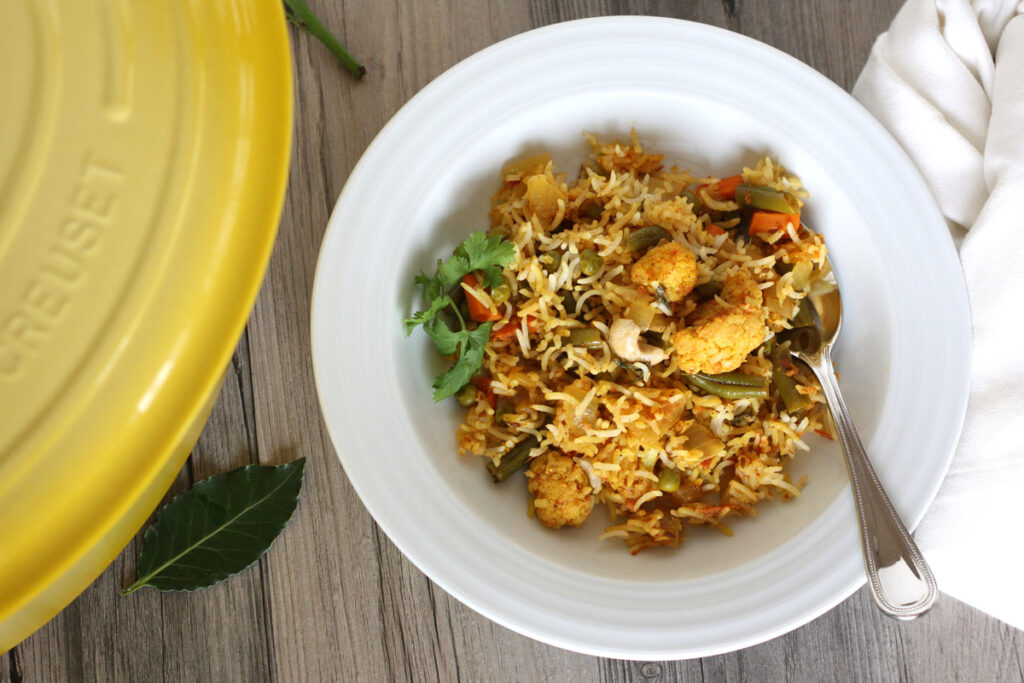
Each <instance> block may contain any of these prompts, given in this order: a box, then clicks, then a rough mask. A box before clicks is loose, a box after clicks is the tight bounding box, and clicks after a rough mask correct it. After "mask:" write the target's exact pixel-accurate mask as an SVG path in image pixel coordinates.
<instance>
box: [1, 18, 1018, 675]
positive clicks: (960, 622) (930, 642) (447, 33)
mask: <svg viewBox="0 0 1024 683" xmlns="http://www.w3.org/2000/svg"><path fill="white" fill-rule="evenodd" d="M309 4H310V6H311V7H312V8H313V9H314V11H316V12H317V13H318V14H319V15H320V16H321V17H322V18H323V20H324V22H325V23H326V24H327V25H328V26H329V27H330V28H331V29H332V30H333V31H334V32H335V33H336V34H337V35H338V36H339V37H340V38H341V39H342V41H343V42H345V43H346V44H347V45H348V46H349V48H350V49H351V50H352V51H353V53H355V54H356V55H359V56H361V57H363V59H364V61H365V63H366V65H367V68H368V70H369V75H368V76H367V78H366V79H365V80H364V81H363V82H356V81H354V80H353V79H351V78H350V77H349V76H348V75H347V74H346V73H345V72H344V71H343V70H342V69H341V68H340V67H339V66H338V65H337V64H336V63H335V61H334V60H333V58H332V57H331V56H330V54H329V53H328V52H327V51H326V50H324V49H323V48H322V47H321V46H320V45H319V44H318V43H316V42H315V41H314V40H312V39H311V38H310V37H309V36H307V35H304V34H298V33H293V50H294V69H295V83H296V93H295V97H296V110H295V112H296V133H295V143H294V151H293V157H292V172H291V177H290V181H289V187H288V198H287V201H286V205H285V209H284V216H283V219H282V223H281V231H280V236H279V238H278V241H277V245H276V249H275V252H274V255H273V259H272V261H271V264H270V268H269V270H268V273H267V278H266V281H265V283H264V286H263V289H262V292H261V294H260V298H259V300H258V302H257V304H256V308H255V310H254V311H253V313H252V317H251V319H250V324H249V328H248V332H247V335H246V336H245V337H244V338H243V339H242V341H241V344H240V345H239V348H238V351H237V353H236V355H235V358H234V360H233V362H232V365H231V367H230V368H229V371H228V373H227V376H226V379H225V382H224V386H223V389H222V391H221V395H220V398H219V401H218V403H217V405H216V407H215V408H214V412H213V415H212V417H211V419H210V423H209V424H208V425H207V427H206V430H205V431H204V433H203V435H202V437H201V439H200V441H199V444H198V445H197V447H196V449H195V452H194V453H193V456H192V458H191V460H190V464H189V466H188V467H186V469H185V470H184V471H183V472H182V473H181V475H180V476H179V477H178V480H177V481H176V483H175V485H174V488H173V489H172V491H171V493H170V494H169V495H173V493H175V492H177V491H179V490H181V489H182V488H184V487H186V486H188V485H190V484H191V483H192V482H193V481H195V480H196V479H200V478H203V477H206V476H209V475H210V474H213V473H217V472H223V471H225V470H228V469H230V468H232V467H235V466H238V465H241V464H244V463H247V462H256V461H258V462H262V463H280V462H284V461H287V460H291V459H293V458H295V457H298V456H306V457H307V458H308V459H309V461H308V463H307V468H306V484H305V487H304V492H303V496H302V500H301V502H300V505H299V508H298V511H297V512H296V516H295V518H294V520H293V522H292V524H291V525H290V526H289V528H288V529H287V530H286V531H285V533H284V534H283V535H282V537H281V538H280V539H279V540H278V542H277V543H276V544H275V546H274V548H273V549H272V551H271V552H270V553H269V554H268V555H266V556H265V557H264V558H263V559H262V560H261V561H260V562H259V563H258V565H257V566H256V567H254V568H252V569H250V570H248V571H247V572H245V573H243V574H242V575H240V576H237V577H234V578H232V579H231V580H229V581H227V582H225V583H222V584H220V585H218V586H215V587H214V588H211V589H209V590H207V591H203V592H201V593H197V594H193V595H178V594H159V593H156V592H154V591H148V590H145V591H140V592H139V593H136V594H134V595H132V596H130V597H128V598H122V597H120V596H119V595H118V594H117V591H118V589H119V588H120V587H121V586H122V585H124V584H125V583H126V582H127V581H128V579H129V578H130V577H131V576H132V575H133V572H134V566H133V565H134V558H135V556H136V553H137V551H138V538H137V539H136V540H135V541H134V542H133V543H132V544H131V545H130V546H129V547H128V548H127V549H126V550H125V552H124V553H122V555H121V556H120V557H118V559H117V560H116V561H115V562H114V563H113V564H112V565H111V566H110V567H109V568H108V569H107V570H106V571H105V572H104V573H103V575H102V576H100V577H99V578H98V579H97V580H96V582H95V583H94V584H93V585H92V586H90V588H89V589H88V590H87V591H86V592H85V593H83V594H82V596H81V597H79V598H78V599H77V600H76V601H75V602H74V603H73V604H72V605H70V606H69V607H68V608H67V609H65V610H64V611H63V612H62V613H61V614H60V615H59V616H58V617H57V618H55V619H54V620H53V621H51V622H50V623H49V624H47V625H46V626H45V627H43V628H42V629H41V630H40V631H39V632H37V633H36V634H35V635H33V636H32V637H30V638H29V639H28V640H26V641H25V642H24V643H22V644H20V645H19V646H18V647H16V648H15V649H14V650H12V651H11V652H9V653H7V654H5V655H2V656H0V683H21V682H22V681H64V680H72V681H78V680H101V681H117V680H139V681H155V680H186V681H191V680H204V681H205V680H211V681H265V680H280V681H329V680H367V681H434V680H441V681H561V680H588V681H589V680H603V681H694V680H701V681H705V680H706V681H743V680H773V681H774V680H779V681H781V680H793V681H806V680H823V681H831V680H864V681H897V680H903V681H943V680H961V679H962V680H1024V667H1022V665H1021V662H1022V661H1024V633H1022V632H1020V631H1016V630H1014V629H1012V628H1009V627H1007V626H1005V625H1004V624H1002V623H1000V622H998V621H996V620H993V619H991V618H989V617H987V616H985V615H983V614H981V613H980V612H978V611H977V610H974V609H971V608H969V607H967V606H965V605H963V604H961V603H958V602H956V601H954V600H951V599H948V598H944V599H942V600H941V601H940V602H939V605H938V606H937V607H936V608H935V610H934V611H933V612H932V613H931V614H930V615H928V617H926V618H924V619H921V620H918V621H916V622H911V623H898V622H894V621H891V620H888V619H887V618H885V617H883V616H881V615H880V614H879V613H878V611H877V610H875V609H874V607H873V606H872V604H871V601H870V598H869V597H868V595H867V593H866V591H864V590H862V591H860V592H858V593H857V594H855V595H854V596H853V597H852V598H850V599H849V600H847V601H846V602H844V603H843V604H842V605H840V606H839V607H837V608H836V609H834V610H832V611H831V612H829V613H828V614H826V615H824V616H823V617H821V618H819V619H817V620H815V621H814V622H812V623H811V624H808V625H807V626H805V627H803V628H801V629H798V630H796V631H794V632H792V633H790V634H788V635H786V636H783V637H780V638H777V639H775V640H772V641H770V642H768V643H765V644H762V645H759V646H756V647H752V648H749V649H746V650H742V651H739V652H734V653H730V654H726V655H721V656H718V657H708V658H705V659H702V660H693V661H684V662H649V663H637V662H625V661H617V660H609V659H599V658H595V657H588V656H584V655H578V654H575V653H571V652H566V651H564V650H559V649H556V648H552V647H549V646H546V645H542V644H540V643H536V642H534V641H531V640H529V639H527V638H524V637H522V636H519V635H517V634H515V633H513V632H511V631H508V630H507V629H504V628H502V627H500V626H497V625H495V624H493V623H492V622H490V621H488V620H487V619H485V618H483V617H481V616H480V615H478V614H476V613H475V612H472V611H471V610H469V609H468V608H466V607H464V606H463V605H462V604H461V603H459V602H457V601H456V600H454V599H452V598H451V597H450V596H448V594H447V593H445V592H444V591H442V590H440V589H439V588H438V587H437V586H435V585H434V584H433V583H432V582H431V581H429V580H428V579H427V578H426V577H425V576H424V575H423V574H422V573H420V572H419V570H417V569H416V568H415V567H414V566H413V565H412V564H411V563H409V562H408V561H407V560H406V559H405V558H404V557H403V556H402V555H401V554H400V553H399V552H398V551H397V550H396V549H395V547H394V546H393V545H392V544H391V543H390V541H388V539H387V538H386V537H385V536H384V535H383V533H382V532H381V531H380V530H379V529H378V528H377V527H376V525H375V524H374V523H373V520H372V519H371V518H370V516H369V514H368V513H367V512H366V510H365V508H364V507H363V506H362V504H361V503H360V502H359V500H358V499H357V497H356V495H355V493H354V491H353V490H352V487H351V485H350V484H349V482H348V480H347V479H346V477H345V475H344V472H343V471H342V469H341V467H340V465H339V464H338V461H337V459H336V457H335V455H334V451H333V448H332V447H331V444H330V441H329V439H328V437H327V433H326V430H325V428H324V426H323V423H322V421H321V418H320V416H319V408H318V404H317V398H316V390H315V386H314V383H313V373H312V366H311V361H310V349H309V297H310V292H311V288H312V282H313V274H314V269H315V266H316V257H317V252H318V250H319V245H320V240H321V238H322V236H323V231H324V227H325V226H326V223H327V219H328V216H329V214H330V211H331V209H332V207H333V205H334V202H335V200H336V198H337V196H338V193H339V192H340V190H341V187H342V185H343V184H344V182H345V179H346V178H347V176H348V174H349V173H350V171H351V170H352V167H353V166H354V165H355V163H356V161H357V160H358V159H359V156H360V155H361V154H362V152H363V151H364V150H365V148H366V146H367V145H368V144H369V142H370V141H371V140H372V139H373V137H374V135H376V133H377V132H378V131H379V130H380V129H381V127H383V125H384V124H385V123H386V122H387V121H388V119H389V118H390V117H391V116H392V115H393V114H394V113H395V112H396V111H397V110H398V109H399V108H400V107H401V106H402V104H404V103H405V102H406V101H407V100H408V99H409V98H410V97H412V96H413V95H414V94H415V93H416V92H417V91H418V90H419V89H421V88H422V87H423V86H425V85H426V84H427V83H429V82H430V81H431V80H432V79H433V78H435V77H436V76H437V75H438V74H440V73H441V72H443V71H444V70H445V69H447V68H449V67H450V66H452V65H454V64H455V63H456V62H458V61H459V60H461V59H464V58H465V57H468V56H469V55H471V54H473V53H474V52H476V51H477V50H480V49H482V48H484V47H487V46H488V45H490V44H492V43H494V42H496V41H498V40H501V39H503V38H506V37H508V36H511V35H514V34H517V33H520V32H522V31H525V30H528V29H530V28H533V27H536V26H542V25H545V24H549V23H553V22H557V21H564V20H569V19H575V18H581V17H587V16H599V15H607V14H652V15H662V16H675V17H679V18H684V19H691V20H695V21H701V22H705V23H709V24H714V25H717V26H722V27H725V28H729V29H732V30H735V31H738V32H740V33H744V34H746V35H749V36H752V37H754V38H757V39H759V40H763V41H765V42H767V43H769V44H771V45H774V46H775V47H778V48H780V49H782V50H784V51H786V52H788V53H790V54H792V55H794V56H795V57H797V58H799V59H801V60H803V61H805V62H807V63H808V64H810V65H811V66H813V67H814V68H816V69H818V70H819V71H821V72H823V73H824V74H826V75H827V76H828V77H830V78H831V79H832V80H834V81H835V82H837V83H838V84H839V85H841V86H842V87H844V88H847V89H849V88H850V87H851V86H852V85H853V82H854V80H855V78H856V76H857V73H858V72H859V70H860V67H861V65H862V64H863V62H864V60H865V58H866V56H867V54H868V50H869V49H870V46H871V43H872V41H873V40H874V38H875V36H876V35H878V33H879V32H880V31H882V30H884V28H885V26H886V25H887V24H888V23H889V21H890V20H891V18H892V16H893V14H894V13H895V11H896V9H897V7H898V5H899V0H862V1H860V2H856V3H853V2H847V1H846V0H799V1H797V0H758V1H757V2H753V1H745V0H691V1H687V2H678V1H669V0H563V1H559V0H532V1H530V2H523V1H519V0H509V1H508V2H500V3H498V2H494V3H490V2H476V1H471V0H429V1H426V0H422V1H419V0H417V1H414V0H394V1H392V2H387V1H383V0H382V1H380V2H363V1H360V0H309Z"/></svg>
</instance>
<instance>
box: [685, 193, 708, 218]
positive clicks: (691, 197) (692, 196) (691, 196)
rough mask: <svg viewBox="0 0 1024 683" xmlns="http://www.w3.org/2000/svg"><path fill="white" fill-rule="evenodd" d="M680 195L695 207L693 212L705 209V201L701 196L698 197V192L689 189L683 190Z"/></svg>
mask: <svg viewBox="0 0 1024 683" xmlns="http://www.w3.org/2000/svg"><path fill="white" fill-rule="evenodd" d="M679 196H680V197H682V198H683V199H685V200H686V201H688V202H690V206H692V207H693V212H694V213H695V214H698V213H701V212H703V211H704V202H702V201H701V200H700V197H698V196H697V195H696V193H694V192H690V191H689V190H683V191H682V192H680V193H679Z"/></svg>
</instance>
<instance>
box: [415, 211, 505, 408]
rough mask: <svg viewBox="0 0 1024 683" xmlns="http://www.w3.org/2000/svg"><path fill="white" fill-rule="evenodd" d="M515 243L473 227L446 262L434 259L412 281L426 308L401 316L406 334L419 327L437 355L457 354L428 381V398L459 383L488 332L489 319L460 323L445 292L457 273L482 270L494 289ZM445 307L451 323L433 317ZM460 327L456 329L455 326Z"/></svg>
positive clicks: (478, 361) (476, 360)
mask: <svg viewBox="0 0 1024 683" xmlns="http://www.w3.org/2000/svg"><path fill="white" fill-rule="evenodd" d="M515 257H516V247H515V245H514V244H512V243H511V242H509V241H507V240H505V239H503V238H502V237H501V236H499V235H494V236H491V237H488V236H487V235H486V234H485V233H484V232H483V231H482V230H477V231H476V232H474V233H472V234H471V235H470V236H469V237H467V238H466V239H465V241H463V242H462V244H460V245H459V246H457V247H456V248H455V251H454V252H453V253H452V255H451V257H450V258H448V260H446V261H441V260H440V259H438V261H437V272H436V273H435V274H434V276H433V277H427V275H426V274H425V273H420V274H419V275H417V276H416V280H415V282H416V284H417V285H419V286H420V287H421V288H422V289H423V303H424V304H425V305H426V309H424V310H422V311H420V312H419V313H416V314H415V315H413V316H412V317H410V318H406V319H405V320H404V321H403V323H404V325H405V333H406V335H409V334H412V331H413V330H414V329H416V327H417V326H418V325H423V331H424V332H426V333H427V336H429V337H430V338H431V339H432V340H433V342H434V345H435V346H436V347H437V350H438V353H440V354H441V355H442V356H450V355H452V354H455V353H458V360H456V361H455V364H454V365H453V366H452V367H451V368H449V369H448V371H447V372H444V373H442V374H441V375H439V376H438V377H437V378H435V379H434V384H433V386H434V389H435V390H436V391H434V400H435V401H440V400H441V399H443V398H446V397H448V396H451V395H452V394H454V393H455V392H457V391H458V390H459V389H461V388H462V387H464V386H465V385H466V383H467V382H469V380H470V378H471V377H472V376H473V375H474V374H476V372H477V371H478V370H479V369H480V366H481V365H482V364H483V359H484V347H485V346H487V342H488V340H489V339H490V335H491V323H485V324H483V325H480V326H479V327H477V328H476V329H475V330H470V329H468V328H467V327H466V322H465V320H463V319H462V316H460V315H459V313H458V308H457V307H456V306H455V301H454V299H453V298H452V297H451V296H450V295H449V294H448V292H449V291H450V290H451V288H452V287H454V286H455V285H456V284H457V283H458V282H459V281H460V280H461V279H462V278H463V277H465V276H466V275H468V274H469V273H472V272H474V271H480V272H481V273H483V284H484V286H486V287H497V286H498V285H500V284H501V283H502V282H504V279H503V278H502V268H505V267H507V266H510V265H512V262H513V261H515ZM448 307H451V309H452V311H453V312H454V314H455V315H454V317H455V318H457V321H451V322H449V321H447V320H445V319H444V318H441V317H438V314H439V313H440V312H441V311H443V310H444V309H446V308H448ZM458 327H461V328H462V329H458Z"/></svg>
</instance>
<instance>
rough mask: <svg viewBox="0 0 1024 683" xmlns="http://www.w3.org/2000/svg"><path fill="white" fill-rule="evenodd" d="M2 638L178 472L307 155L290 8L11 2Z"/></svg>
mask: <svg viewBox="0 0 1024 683" xmlns="http://www.w3.org/2000/svg"><path fill="white" fill-rule="evenodd" d="M0 64H3V65H4V68H3V69H2V71H0V86H2V87H0V92H3V95H4V104H3V105H2V106H0V130H3V131H4V134H3V136H0V652H2V651H4V650H7V649H9V648H10V647H12V646H13V645H15V644H16V643H17V642H18V641H19V640H21V639H22V638H24V637H25V636H27V635H28V634H29V633H31V632H32V631H33V630H35V629H36V628H38V627H39V626H40V625H41V624H42V623H44V622H45V621H46V620H48V619H49V618H51V617H52V616H53V615H54V614H56V613H57V612H58V611H59V610H60V609H62V608H63V607H64V606H65V605H67V604H68V603H69V602H70V601H71V600H73V599H74V597H75V596H76V595H78V593H79V592H81V591H82V590H83V589H84V588H85V587H86V586H87V585H88V584H89V583H90V582H91V581H92V580H93V579H94V578H95V577H96V576H97V575H98V574H99V573H100V572H101V571H102V569H103V568H104V567H105V566H106V565H107V564H109V562H110V561H111V560H112V559H113V558H114V557H115V556H116V555H117V553H118V552H119V551H120V550H121V548H123V547H124V545H125V544H126V543H127V542H128V541H129V540H130V539H131V537H132V535H133V534H134V533H135V532H136V531H137V530H138V528H139V527H140V526H141V525H142V523H143V521H145V519H146V517H147V516H148V515H149V514H150V513H151V512H152V510H153V508H154V507H155V506H156V504H157V503H158V501H159V500H160V498H161V496H162V495H163V493H164V492H165V491H166V490H167V488H168V487H169V486H170V484H171V481H172V480H173V478H174V476H175V474H176V473H177V471H178V470H179V469H180V467H181V465H182V462H183V461H184V458H185V456H186V455H187V453H188V451H189V449H190V448H191V446H192V444H193V443H194V440H195V438H196V436H197V435H198V432H199V430H200V428H201V427H202V423H203V421H204V420H205V417H206V415H207V413H208V410H209V407H210V405H211V404H212V401H213V400H214V398H215V396H216V391H217V387H218V384H219V379H220V376H221V374H222V372H223V370H224V368H225V367H226V365H227V363H228V362H229V360H230V358H231V354H232V352H233V350H234V347H235V344H236V343H237V340H238V337H239V336H240V334H241V332H242V330H243V328H244V326H245V322H246V319H247V316H248V313H249V310H250V308H251V306H252V303H253V301H254V300H255V297H256V293H257V291H258V289H259V284H260V281H261V279H262V276H263V272H264V269H265V268H266V264H267V261H268V259H269V256H270V251H271V247H272V245H273V241H274V236H275V233H276V229H277V224H278V220H279V218H280V212H281V206H282V202H283V198H284V189H285V184H286V181H287V174H288V160H289V157H290V142H291V140H290V136H291V117H292V96H291V63H290V59H289V47H288V35H287V29H286V24H285V18H284V11H283V7H282V4H281V1H280V0H145V1H144V2H135V1H132V0H11V1H9V2H3V3H0Z"/></svg>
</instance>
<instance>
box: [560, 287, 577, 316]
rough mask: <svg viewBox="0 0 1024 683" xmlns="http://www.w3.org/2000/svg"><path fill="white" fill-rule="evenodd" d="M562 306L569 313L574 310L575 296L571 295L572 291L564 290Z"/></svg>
mask: <svg viewBox="0 0 1024 683" xmlns="http://www.w3.org/2000/svg"><path fill="white" fill-rule="evenodd" d="M562 306H563V307H564V308H565V312H566V313H568V314H569V315H572V314H573V313H575V312H576V297H575V296H573V294H572V292H566V293H565V294H563V295H562Z"/></svg>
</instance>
